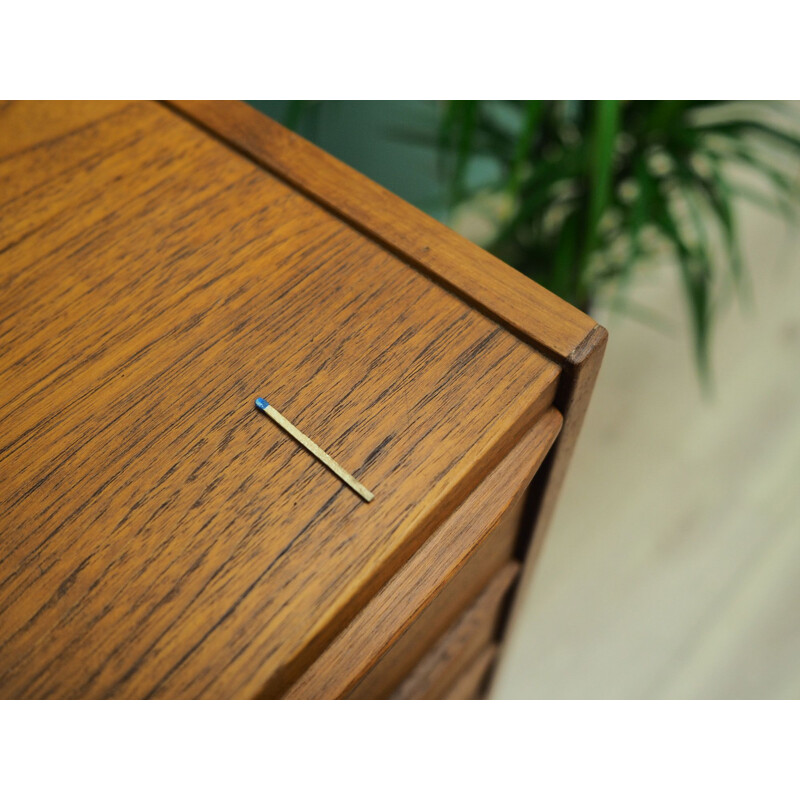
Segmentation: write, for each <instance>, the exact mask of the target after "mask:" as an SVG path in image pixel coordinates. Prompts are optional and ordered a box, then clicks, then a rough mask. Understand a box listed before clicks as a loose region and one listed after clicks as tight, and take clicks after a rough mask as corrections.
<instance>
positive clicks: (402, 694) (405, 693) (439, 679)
mask: <svg viewBox="0 0 800 800" xmlns="http://www.w3.org/2000/svg"><path fill="white" fill-rule="evenodd" d="M519 568H520V564H519V562H517V561H512V562H510V563H509V564H507V565H506V566H505V568H503V569H502V570H501V571H500V572H499V573H498V574H497V575H496V576H495V577H494V579H493V580H492V581H491V583H490V584H489V585H488V586H487V587H486V588H485V589H484V590H483V591H482V592H481V594H480V596H479V597H478V599H477V600H476V601H475V602H474V603H473V604H472V605H471V606H470V607H469V608H468V609H467V610H466V611H465V612H464V613H463V614H462V615H461V617H460V618H459V619H458V620H457V622H456V623H455V624H454V625H453V626H452V627H451V628H450V629H449V630H448V631H447V632H446V633H445V634H444V635H443V636H442V637H441V638H440V639H439V641H438V642H436V644H435V645H434V646H433V647H432V648H431V649H430V651H429V652H428V653H427V654H426V655H425V658H423V659H422V660H421V661H420V662H419V664H418V665H417V667H416V668H415V669H414V671H413V672H412V673H411V674H410V675H409V676H408V677H407V678H406V680H404V681H403V683H402V684H401V685H400V686H399V687H398V688H397V690H396V691H395V692H394V694H393V695H392V699H393V700H433V699H436V698H437V697H441V696H442V695H443V694H445V693H446V691H447V688H448V686H451V685H452V684H453V683H454V682H455V681H456V679H457V678H458V675H459V674H460V673H461V672H462V671H463V670H464V669H466V668H467V667H468V666H469V664H470V663H471V662H472V661H473V660H474V659H475V658H477V657H478V655H479V654H480V652H481V651H482V650H484V649H485V648H487V647H489V646H490V645H491V644H492V642H493V640H494V638H495V635H496V634H497V632H498V631H497V626H498V621H499V618H500V615H501V611H502V606H503V601H504V600H506V599H507V597H508V593H509V590H510V589H511V586H512V584H513V582H514V580H515V579H516V578H517V576H518V575H519Z"/></svg>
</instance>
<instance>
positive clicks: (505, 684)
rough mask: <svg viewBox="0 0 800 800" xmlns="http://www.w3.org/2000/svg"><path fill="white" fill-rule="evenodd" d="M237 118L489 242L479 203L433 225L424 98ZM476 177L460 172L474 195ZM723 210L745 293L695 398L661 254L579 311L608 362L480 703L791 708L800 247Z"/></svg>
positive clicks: (477, 167) (685, 328) (783, 228)
mask: <svg viewBox="0 0 800 800" xmlns="http://www.w3.org/2000/svg"><path fill="white" fill-rule="evenodd" d="M253 105H255V106H256V107H257V108H259V110H261V111H263V112H264V113H267V114H269V115H270V116H273V117H274V118H276V119H277V120H278V121H280V122H282V123H284V124H289V125H290V126H291V127H294V128H295V129H296V130H298V132H300V133H301V134H303V135H305V136H306V137H308V138H310V139H312V140H313V141H315V142H316V143H317V144H318V145H320V146H321V147H323V148H324V149H326V150H328V151H329V152H331V153H332V154H333V155H335V156H337V157H338V158H341V159H342V160H343V161H345V162H347V163H349V164H351V165H352V166H354V167H355V168H356V169H359V170H360V171H362V172H364V173H365V174H367V175H369V176H370V177H371V178H373V179H374V180H376V181H378V182H379V183H381V184H383V185H384V186H386V187H387V188H389V189H390V190H392V191H394V192H396V193H397V194H399V195H400V196H402V197H404V198H405V199H406V200H408V201H409V202H412V203H414V204H415V205H417V206H419V207H421V208H423V209H424V210H425V211H427V212H428V213H430V214H432V215H434V216H436V217H438V218H440V219H442V220H443V221H445V222H447V223H449V224H453V225H454V226H455V227H456V228H457V229H459V230H460V232H462V233H464V234H465V235H468V236H470V237H471V238H474V239H476V240H477V241H479V242H481V240H482V239H485V237H486V230H485V219H484V216H485V215H483V214H482V213H481V210H480V208H477V209H476V208H475V207H474V206H473V207H472V208H470V207H467V208H466V209H464V208H460V209H459V210H458V212H457V213H456V214H453V213H448V187H447V175H446V170H444V168H443V164H442V160H441V153H439V154H437V149H436V147H435V144H436V135H435V131H436V129H437V119H436V114H437V113H440V109H438V110H437V106H436V104H433V103H429V102H428V103H425V102H417V101H392V102H341V103H339V102H325V103H322V104H315V103H306V104H304V108H303V109H302V111H300V110H299V108H298V107H297V106H293V105H292V104H291V103H286V102H274V101H253ZM793 108H794V110H795V111H796V110H797V106H794V107H793ZM568 133H569V131H568ZM776 149H777V148H776ZM777 163H778V164H783V166H781V167H780V169H781V170H783V172H782V173H781V178H783V176H784V175H785V176H786V180H787V182H788V181H796V179H797V177H798V174H797V166H798V165H797V162H796V161H792V160H791V159H788V160H785V161H784V162H781V160H780V156H777ZM492 169H493V167H492V164H491V163H490V162H489V161H487V160H485V159H483V160H482V159H481V157H480V155H479V154H478V155H477V156H476V157H474V158H470V160H469V169H468V172H469V173H470V174H469V178H470V179H471V180H473V181H474V182H475V183H476V184H481V183H482V182H483V183H486V182H491V181H492V180H493V178H494V177H495V176H494V174H493V172H492ZM743 180H744V181H745V182H747V177H746V176H743ZM754 185H756V184H754ZM794 186H796V183H792V184H791V187H790V190H789V191H790V192H791V191H793V187H794ZM756 188H757V187H756ZM734 212H735V216H736V220H737V223H738V228H739V233H740V238H741V245H742V255H743V261H744V263H745V264H746V265H747V272H748V274H749V290H748V291H747V292H745V293H744V295H743V296H742V297H740V298H739V300H738V301H735V300H731V298H729V300H730V302H727V303H719V304H718V305H716V306H715V307H714V313H715V320H716V323H715V332H714V335H713V343H712V346H711V356H712V369H713V382H712V386H713V389H712V390H711V391H710V392H708V391H706V392H704V391H703V389H702V386H701V382H700V381H699V380H698V373H697V369H696V363H695V361H694V360H693V356H692V350H693V342H692V340H693V335H692V332H691V330H692V329H691V325H690V324H689V319H688V310H687V303H686V286H685V285H682V283H681V280H680V278H679V275H680V273H679V272H678V271H677V270H676V268H675V267H676V264H675V258H674V257H672V256H670V254H669V253H661V254H657V257H656V258H655V259H653V263H652V264H651V265H650V266H649V268H648V269H647V270H641V271H634V274H633V277H632V279H631V280H630V283H629V285H628V293H629V300H630V302H629V303H627V304H626V308H627V311H628V313H621V312H620V310H619V307H618V305H617V304H615V303H614V302H611V301H609V302H605V301H604V297H603V296H602V295H600V296H598V297H597V298H595V302H594V303H593V305H592V308H591V313H592V314H593V315H594V316H595V317H596V318H597V319H598V321H600V322H601V323H602V324H604V325H605V326H606V327H607V328H608V329H609V333H610V340H609V346H608V350H607V353H606V358H605V363H604V365H603V368H602V370H601V372H600V378H599V382H598V385H597V388H596V390H595V395H594V398H593V400H592V403H591V405H590V408H589V413H588V417H587V420H586V423H585V426H584V430H583V432H582V434H581V437H580V439H579V442H578V447H577V450H576V453H575V456H574V459H573V463H572V466H571V469H570V472H569V474H568V477H567V481H566V484H565V486H564V490H563V493H562V497H561V502H560V504H559V507H558V510H557V513H556V516H555V519H554V521H553V524H552V527H551V530H550V532H549V534H548V539H547V541H546V543H545V546H544V548H543V551H542V555H541V558H540V559H539V562H538V563H537V564H536V565H535V567H534V569H533V571H532V572H531V573H529V574H527V575H526V576H525V581H524V585H523V587H522V589H521V591H520V593H519V595H518V602H517V607H516V611H515V613H514V615H513V617H512V620H511V628H510V636H509V637H508V640H507V644H506V646H505V650H504V653H503V655H502V658H501V661H500V665H499V668H498V670H497V672H496V675H495V680H494V685H493V696H494V697H496V698H661V697H664V698H667V697H679V698H717V697H730V698H750V697H752V698H771V697H776V698H796V697H798V696H800V236H799V235H798V231H797V226H796V224H794V223H793V222H791V221H787V220H784V219H781V218H780V216H778V215H776V214H774V213H770V212H768V211H767V210H765V209H764V208H762V207H761V206H759V205H757V204H753V203H749V202H744V201H743V200H741V199H738V200H736V201H735V207H734ZM703 225H705V226H706V227H707V228H708V230H709V235H712V234H711V233H710V232H711V228H712V227H713V226H712V224H711V220H710V219H708V218H704V219H703ZM702 234H703V231H701V235H702ZM613 309H617V310H616V311H615V310H613ZM631 309H655V310H657V311H658V317H657V318H655V317H653V318H650V319H648V317H647V314H644V315H642V314H636V315H631V314H630V310H631ZM664 320H666V324H665V323H664Z"/></svg>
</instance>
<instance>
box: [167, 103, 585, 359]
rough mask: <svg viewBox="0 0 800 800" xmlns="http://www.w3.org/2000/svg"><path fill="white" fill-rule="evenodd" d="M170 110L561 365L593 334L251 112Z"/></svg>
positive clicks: (485, 256)
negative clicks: (381, 244) (366, 233)
mask: <svg viewBox="0 0 800 800" xmlns="http://www.w3.org/2000/svg"><path fill="white" fill-rule="evenodd" d="M172 106H173V107H175V108H178V109H180V111H181V112H183V113H184V114H186V116H187V117H189V118H191V119H192V120H194V121H195V122H197V123H199V124H201V125H203V126H205V127H206V128H207V129H209V130H211V131H213V132H214V134H215V135H217V136H219V137H220V138H222V139H223V140H225V141H226V142H228V143H230V144H231V145H232V146H234V147H236V148H237V149H239V150H240V151H241V152H243V153H246V154H247V155H248V156H249V157H250V158H252V159H253V160H254V161H256V162H257V163H259V164H262V165H263V166H265V167H267V168H268V169H269V170H271V171H272V172H274V173H275V174H276V175H280V176H281V178H283V179H284V180H286V181H288V182H289V183H291V184H292V185H294V186H297V187H298V188H300V189H301V190H302V191H303V192H305V193H306V194H308V195H309V196H310V197H314V198H315V199H316V200H318V201H319V202H321V203H323V204H325V205H326V206H327V207H329V208H331V209H332V210H334V212H335V213H337V214H339V215H340V216H342V217H343V218H345V219H347V220H348V221H349V222H350V223H351V224H353V225H356V226H358V227H359V228H361V229H362V230H365V231H368V232H369V234H370V235H371V236H374V237H375V238H376V239H377V240H379V241H380V242H382V243H383V244H384V245H385V246H386V247H389V248H391V249H393V250H394V251H395V252H397V253H400V254H401V255H402V256H403V257H404V258H406V259H408V260H409V261H411V262H412V263H413V264H414V265H415V266H417V267H418V268H419V269H422V270H424V271H425V272H426V273H427V274H429V275H431V276H434V277H435V278H436V279H437V280H438V281H440V282H441V283H442V284H444V285H446V286H447V287H448V288H449V289H450V290H451V291H453V292H455V293H458V294H460V295H461V296H462V297H465V298H467V299H468V300H469V302H470V303H472V304H474V305H475V306H477V307H479V308H480V309H481V310H482V311H483V312H484V313H485V314H486V315H487V316H490V317H491V318H493V319H498V320H500V321H502V322H503V324H505V325H507V326H509V327H510V328H512V329H513V330H514V331H515V332H516V333H517V334H518V335H519V336H521V337H523V338H525V339H527V340H529V341H530V342H532V343H535V344H536V346H537V347H538V348H540V349H541V350H542V352H544V353H547V354H548V355H549V356H551V357H553V358H555V359H556V360H561V359H566V358H568V357H569V356H570V355H571V354H572V353H573V351H574V350H575V348H576V347H578V346H579V345H580V344H581V342H583V341H584V339H585V338H586V335H587V334H588V333H589V332H590V331H591V330H592V329H593V328H594V327H595V322H594V321H593V320H592V319H591V318H589V317H588V316H586V314H584V313H583V312H581V311H579V310H578V309H577V308H574V307H573V306H571V305H569V303H566V302H565V301H564V300H562V299H561V298H560V297H557V296H556V295H554V294H552V293H551V292H548V291H547V290H546V289H544V288H543V287H541V286H539V285H538V284H536V283H534V282H533V281H531V280H529V279H527V278H526V277H525V276H524V275H522V274H521V273H519V272H518V271H517V270H515V269H513V268H512V267H510V266H508V265H507V264H504V263H503V262H502V261H499V260H498V259H497V258H495V257H494V256H492V255H491V254H489V253H487V252H486V251H485V250H483V249H481V248H480V247H478V246H477V245H475V244H473V243H472V242H470V241H468V240H467V239H464V238H463V237H462V236H459V235H458V234H457V233H455V232H454V231H452V230H451V229H450V228H448V227H446V226H445V225H442V224H441V223H439V222H437V221H436V220H434V219H432V218H431V217H429V216H428V215H427V214H425V213H423V212H422V211H420V210H419V209H417V208H414V207H413V206H412V205H410V204H409V203H406V202H405V201H404V200H401V199H400V198H399V197H397V196H395V195H393V194H392V193H391V192H389V191H387V190H386V189H384V188H383V187H382V186H379V185H378V184H376V183H373V182H372V181H371V180H369V179H368V178H366V177H365V176H363V175H361V174H360V173H358V172H356V171H355V170H354V169H352V168H351V167H348V166H347V165H346V164H343V163H342V162H341V161H337V160H336V159H335V158H333V157H332V156H330V155H328V154H327V153H325V152H324V151H322V150H320V149H319V148H317V147H315V146H314V145H312V144H311V143H310V142H308V141H306V140H305V139H302V138H301V137H299V136H297V135H295V134H293V133H292V132H291V131H288V130H287V129H286V128H284V127H283V126H281V125H278V124H277V123H276V122H273V121H272V120H270V119H269V118H267V117H265V116H264V115H262V114H260V113H259V112H258V111H256V110H255V109H254V108H251V107H250V106H247V105H245V104H244V103H239V102H234V101H230V102H208V101H202V100H190V101H173V103H172Z"/></svg>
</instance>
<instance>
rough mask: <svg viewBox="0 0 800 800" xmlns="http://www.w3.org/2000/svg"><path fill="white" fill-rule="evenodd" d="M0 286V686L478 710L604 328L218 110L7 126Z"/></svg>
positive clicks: (276, 137) (304, 149) (210, 106)
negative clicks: (365, 495) (291, 434)
mask: <svg viewBox="0 0 800 800" xmlns="http://www.w3.org/2000/svg"><path fill="white" fill-rule="evenodd" d="M0 285H2V294H0V306H2V308H1V309H0V417H1V418H2V426H0V695H2V696H3V697H162V698H163V697H187V698H188V697H204V698H225V697H284V696H285V697H291V698H310V697H352V698H366V697H402V698H413V697H475V696H480V695H481V693H482V692H483V691H484V689H485V687H486V684H487V678H488V675H489V674H490V670H491V666H492V664H493V661H494V659H495V656H496V653H497V649H498V646H499V642H500V640H501V635H502V629H503V623H504V620H505V618H506V615H507V613H508V609H509V606H510V603H511V600H512V593H513V589H514V586H515V583H516V581H517V579H518V575H519V572H520V565H521V562H522V560H523V559H525V558H527V559H531V558H532V557H533V555H534V553H533V551H534V550H535V548H531V547H529V546H528V545H529V543H530V542H531V541H532V542H533V543H534V544H535V545H537V546H538V543H539V542H540V541H541V537H542V533H543V531H544V529H545V527H546V525H547V522H548V519H549V516H550V513H551V510H552V507H553V504H554V502H555V499H556V495H557V492H558V487H559V485H560V483H561V480H562V477H563V474H564V470H565V468H566V465H567V462H568V461H569V457H570V453H571V449H572V447H573V444H574V441H575V437H576V435H577V433H578V429H579V427H580V424H581V421H582V418H583V415H584V412H585V409H586V405H587V403H588V399H589V395H590V393H591V389H592V386H593V383H594V378H595V375H596V372H597V369H598V367H599V363H600V360H601V357H602V351H603V347H604V344H605V331H604V330H603V329H602V328H600V327H599V326H597V325H595V323H594V322H593V321H592V320H591V319H589V318H588V317H586V316H585V315H584V314H582V313H581V312H579V311H577V310H576V309H574V308H572V307H570V306H569V305H567V304H566V303H564V302H562V301H560V300H559V299H558V298H556V297H554V296H552V295H551V294H549V293H548V292H546V291H545V290H543V289H542V288H541V287H539V286H537V285H536V284H534V283H532V282H531V281H529V280H527V279H526V278H525V277H523V276H522V275H520V274H519V273H517V272H515V271H514V270H513V269H511V268H510V267H508V266H506V265H504V264H502V263H500V262H499V261H497V260H496V259H494V258H493V257H491V256H490V255H488V254H487V253H485V252H483V251H482V250H481V249H480V248H478V247H476V246H474V245H472V244H470V243H469V242H467V241H466V240H464V239H462V238H461V237H459V236H458V235H456V234H455V233H453V232H452V231H450V230H449V229H447V228H445V227H444V226H442V225H440V224H438V223H437V222H435V221H433V220H431V219H430V218H428V217H427V216H426V215H425V214H423V213H421V212H419V211H418V210H416V209H414V208H412V207H411V206H409V205H407V204H406V203H404V202H403V201H402V200H400V199H398V198H397V197H394V196H393V195H391V194H390V193H388V192H386V191H385V190H383V189H382V188H380V187H379V186H377V185H375V184H373V183H372V182H370V181H369V180H367V179H366V178H364V177H363V176H361V175H359V174H357V173H356V172H354V171H353V170H351V169H350V168H348V167H346V166H345V165H343V164H341V163H339V162H338V161H336V160H335V159H333V158H331V157H330V156H328V155H327V154H325V153H323V152H322V151H320V150H318V149H316V148H315V147H313V146H312V145H310V144H309V143H307V142H305V141H304V140H302V139H300V138H298V137H296V136H294V135H293V134H291V133H289V132H288V131H286V130H284V129H283V128H281V127H280V126H278V125H276V124H275V123H273V122H272V121H270V120H269V119H267V118H266V117H263V116H261V115H260V114H258V112H256V111H254V110H253V109H250V108H248V107H247V106H244V105H242V104H238V103H205V102H186V103H176V104H170V105H161V104H156V103H140V102H134V103H126V102H120V103H81V102H78V103H47V104H40V103H10V104H6V105H5V106H3V107H2V109H1V110H0ZM258 395H264V396H265V397H266V398H267V399H268V400H270V401H271V402H273V403H274V404H275V406H277V408H279V409H280V410H281V411H282V412H283V413H284V414H285V415H286V416H287V417H288V418H289V419H290V420H292V421H293V422H294V423H295V424H296V425H297V426H298V427H299V428H301V430H303V431H304V432H305V433H306V434H308V435H309V436H311V438H312V439H314V440H315V441H316V442H317V443H318V444H320V445H321V446H322V447H323V448H325V449H326V450H327V451H328V452H330V453H331V455H333V456H334V458H336V459H337V460H338V461H339V462H340V463H341V464H342V465H343V466H344V467H345V468H346V469H348V470H350V471H351V472H352V473H353V474H354V475H355V476H356V477H357V478H358V479H359V480H360V481H361V482H362V483H364V484H365V485H366V486H367V487H368V488H369V489H371V490H372V491H373V492H374V494H375V499H374V500H373V502H371V503H369V504H367V503H365V502H364V501H362V500H361V499H360V498H359V497H358V496H357V495H356V494H355V493H353V492H352V491H351V490H350V489H348V488H347V487H346V486H344V485H343V484H342V483H341V482H340V481H339V480H338V479H337V478H336V477H335V476H334V475H333V474H331V473H330V472H328V471H327V470H325V469H324V467H322V466H321V465H320V463H319V462H317V461H315V460H314V459H313V458H312V457H311V456H310V455H309V454H308V453H307V452H305V451H304V450H302V449H301V448H299V447H298V445H297V444H296V443H295V442H294V441H293V440H291V439H290V438H288V437H287V436H286V435H285V434H284V433H283V432H282V431H281V430H280V429H279V428H278V427H276V426H275V425H274V424H273V423H272V421H271V420H269V419H267V418H266V417H265V416H264V415H262V414H260V413H258V411H257V410H256V409H255V408H254V406H253V401H254V399H255V397H256V396H258Z"/></svg>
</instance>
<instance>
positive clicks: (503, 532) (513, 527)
mask: <svg viewBox="0 0 800 800" xmlns="http://www.w3.org/2000/svg"><path fill="white" fill-rule="evenodd" d="M522 507H523V498H520V499H519V500H517V502H516V503H514V505H513V506H512V507H511V508H510V509H509V510H508V512H507V513H506V515H505V516H504V517H503V519H502V521H501V522H500V524H499V525H498V526H497V528H496V529H495V530H494V531H493V532H492V534H491V535H490V536H489V537H488V538H487V539H486V541H485V542H484V543H483V544H482V545H481V546H480V547H479V548H478V549H477V550H476V551H475V552H474V553H473V554H472V556H471V557H470V559H469V561H468V562H467V563H466V564H465V565H464V567H463V568H462V569H461V570H460V571H459V572H458V573H457V574H456V575H455V577H454V578H453V579H452V580H451V581H450V582H449V583H448V584H447V585H446V586H445V587H444V589H443V590H442V591H441V592H440V593H439V594H438V595H437V596H436V598H435V599H434V600H433V602H432V603H431V604H430V605H429V606H428V607H427V608H426V609H425V610H424V611H423V612H422V614H420V616H419V617H417V619H416V620H415V621H414V622H413V623H412V624H411V626H410V627H409V628H408V630H407V631H406V632H405V633H404V634H403V635H402V636H401V637H400V638H399V639H398V640H397V641H396V642H395V643H394V644H393V645H392V647H391V648H390V649H389V650H388V651H387V652H386V654H385V655H384V656H383V657H382V658H381V659H380V661H378V663H377V664H376V665H375V666H374V667H373V668H372V670H370V672H369V674H367V675H366V676H365V677H364V678H363V680H361V681H360V682H359V684H358V685H357V686H356V687H355V689H354V690H353V691H352V692H351V694H350V695H349V696H350V698H352V699H354V700H357V699H368V698H383V697H389V696H390V695H391V694H392V692H393V691H394V690H395V689H396V688H397V686H398V685H399V684H400V683H401V681H403V679H404V678H405V677H406V676H408V675H409V673H410V672H411V671H412V670H413V669H414V667H416V666H417V664H418V662H419V661H420V659H422V657H423V656H424V655H425V654H426V653H427V652H428V650H429V649H430V648H431V647H432V646H433V645H434V644H435V643H436V641H437V640H438V639H439V638H440V637H441V636H442V634H444V633H445V631H446V630H447V629H448V628H449V627H450V626H451V625H452V624H453V623H454V622H455V621H456V620H457V619H458V617H459V615H460V614H461V613H462V612H463V611H464V610H465V609H466V608H467V607H468V606H469V605H470V603H472V602H473V601H475V599H476V598H477V597H478V595H479V594H480V593H481V592H482V591H483V590H484V589H486V588H487V584H489V583H490V582H491V581H492V578H493V577H494V576H495V575H496V574H497V573H498V572H500V571H502V570H503V568H504V567H508V566H511V564H510V562H511V558H512V554H513V552H514V545H515V544H516V541H517V535H518V533H519V529H520V520H521V516H522ZM512 568H513V567H512Z"/></svg>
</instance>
